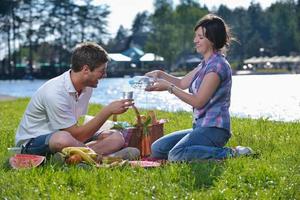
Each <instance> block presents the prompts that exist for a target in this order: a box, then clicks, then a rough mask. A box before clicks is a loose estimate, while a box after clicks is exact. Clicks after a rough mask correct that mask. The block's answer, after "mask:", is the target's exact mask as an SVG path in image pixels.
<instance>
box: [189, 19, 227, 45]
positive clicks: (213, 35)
mask: <svg viewBox="0 0 300 200" xmlns="http://www.w3.org/2000/svg"><path fill="white" fill-rule="evenodd" d="M200 26H201V27H202V28H205V30H206V31H205V37H206V38H207V39H208V40H209V41H211V42H212V43H213V45H214V48H215V49H216V50H221V49H222V48H223V47H229V44H230V41H231V40H233V38H232V37H231V33H230V30H229V27H228V26H227V25H226V23H225V22H224V20H223V19H222V18H221V17H218V16H217V15H214V14H207V15H205V16H204V17H202V18H201V19H200V20H199V21H198V22H197V24H196V26H195V28H194V31H196V30H197V29H198V28H199V27H200Z"/></svg>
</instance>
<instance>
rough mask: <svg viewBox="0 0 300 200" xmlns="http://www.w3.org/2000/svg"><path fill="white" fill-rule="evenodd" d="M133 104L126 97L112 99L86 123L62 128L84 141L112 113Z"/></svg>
mask: <svg viewBox="0 0 300 200" xmlns="http://www.w3.org/2000/svg"><path fill="white" fill-rule="evenodd" d="M133 104H134V103H133V102H132V100H128V99H123V100H117V101H114V102H112V103H110V104H109V105H107V106H105V107H104V108H103V109H102V110H101V111H100V112H99V113H98V114H97V115H96V116H95V117H94V118H93V119H92V120H90V121H89V122H87V123H86V124H84V125H81V126H78V125H77V124H75V125H73V126H71V127H69V128H65V129H62V130H64V131H67V132H69V133H71V135H72V136H73V137H74V138H76V139H77V140H79V141H81V142H84V141H86V140H87V139H89V138H91V137H92V136H93V135H94V134H95V132H96V131H97V130H98V129H99V128H100V127H101V126H102V125H103V124H104V122H105V121H106V120H107V119H108V118H109V117H110V116H111V115H112V114H121V113H124V112H126V111H127V110H128V108H129V106H132V105H133Z"/></svg>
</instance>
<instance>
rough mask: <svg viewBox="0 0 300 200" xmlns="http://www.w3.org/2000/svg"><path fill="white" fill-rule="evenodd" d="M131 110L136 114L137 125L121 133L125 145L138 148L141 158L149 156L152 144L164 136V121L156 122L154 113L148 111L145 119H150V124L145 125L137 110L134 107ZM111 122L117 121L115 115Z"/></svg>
mask: <svg viewBox="0 0 300 200" xmlns="http://www.w3.org/2000/svg"><path fill="white" fill-rule="evenodd" d="M132 109H133V110H134V112H135V114H136V122H137V124H136V125H135V127H130V128H126V129H125V130H123V131H122V132H123V135H124V138H125V145H126V146H128V147H136V148H138V149H139V150H140V152H141V157H147V156H150V154H151V145H152V143H153V142H155V141H156V140H157V139H159V138H160V137H162V136H163V135H164V123H165V122H166V120H163V119H161V120H157V119H156V116H155V113H154V112H153V111H149V112H148V113H147V118H151V120H150V121H151V123H150V124H148V123H147V124H145V123H143V121H142V119H141V115H140V112H139V111H138V109H137V108H136V107H135V106H132ZM113 121H117V115H114V116H113Z"/></svg>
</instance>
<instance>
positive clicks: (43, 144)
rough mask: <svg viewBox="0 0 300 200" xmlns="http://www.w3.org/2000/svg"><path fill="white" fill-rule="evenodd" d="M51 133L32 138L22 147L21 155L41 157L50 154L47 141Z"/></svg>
mask: <svg viewBox="0 0 300 200" xmlns="http://www.w3.org/2000/svg"><path fill="white" fill-rule="evenodd" d="M52 134H53V133H50V134H46V135H40V136H38V137H36V138H32V139H30V140H29V141H28V143H27V144H26V145H25V146H23V147H22V153H23V154H35V155H41V156H47V155H49V154H51V153H52V152H51V151H50V148H49V140H50V138H51V136H52Z"/></svg>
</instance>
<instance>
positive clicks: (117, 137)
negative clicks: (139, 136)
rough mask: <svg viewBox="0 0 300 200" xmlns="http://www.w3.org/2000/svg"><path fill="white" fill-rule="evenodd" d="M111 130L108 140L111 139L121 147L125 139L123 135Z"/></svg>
mask: <svg viewBox="0 0 300 200" xmlns="http://www.w3.org/2000/svg"><path fill="white" fill-rule="evenodd" d="M112 131H113V132H112V134H111V135H110V136H109V138H110V140H113V141H114V143H115V144H116V145H117V146H119V147H123V146H124V144H125V139H124V137H123V134H122V133H121V132H120V131H117V130H112Z"/></svg>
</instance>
